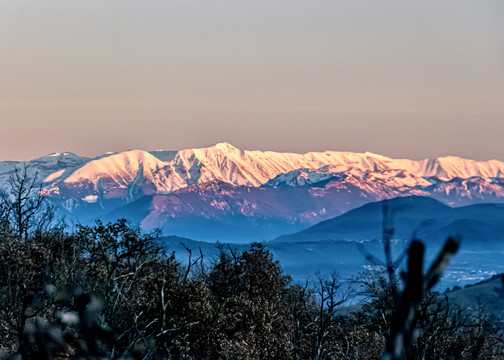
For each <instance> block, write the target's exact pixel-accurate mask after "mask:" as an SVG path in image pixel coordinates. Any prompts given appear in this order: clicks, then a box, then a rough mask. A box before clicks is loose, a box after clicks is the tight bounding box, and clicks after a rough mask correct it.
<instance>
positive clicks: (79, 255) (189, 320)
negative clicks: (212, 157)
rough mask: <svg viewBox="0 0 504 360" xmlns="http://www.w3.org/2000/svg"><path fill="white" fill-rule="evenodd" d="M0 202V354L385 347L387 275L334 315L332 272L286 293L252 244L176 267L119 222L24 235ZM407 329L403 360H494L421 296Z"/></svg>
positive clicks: (336, 298)
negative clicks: (358, 300)
mask: <svg viewBox="0 0 504 360" xmlns="http://www.w3.org/2000/svg"><path fill="white" fill-rule="evenodd" d="M14 185H16V184H15V183H14ZM5 201H7V202H9V201H13V200H12V197H9V196H5V197H4V202H5ZM41 203H42V202H41ZM4 204H5V203H3V205H2V204H0V223H1V225H2V226H1V229H0V340H1V346H0V349H1V350H0V351H2V353H1V354H0V357H2V356H3V357H6V358H13V359H69V358H70V359H101V358H103V359H188V360H189V359H250V360H255V359H257V360H260V359H379V358H380V357H381V356H382V353H383V349H384V347H385V344H386V343H387V341H388V339H389V338H390V337H391V330H390V329H391V323H392V321H393V318H394V314H396V312H397V309H398V306H399V303H400V298H399V296H398V293H397V286H398V284H397V283H396V280H394V278H393V277H390V273H388V275H387V272H384V274H377V273H373V274H371V275H370V274H364V275H361V276H360V277H359V278H358V279H357V281H358V284H359V286H358V287H357V288H360V289H361V292H360V294H359V295H360V296H361V298H362V295H365V299H364V300H363V302H362V304H358V305H353V306H352V307H345V308H343V307H342V306H344V305H345V301H346V300H347V299H348V298H349V296H350V294H349V291H348V289H346V288H345V287H344V286H343V282H342V281H341V280H340V279H339V278H338V276H337V274H333V275H332V276H329V277H323V276H320V275H318V276H315V277H314V281H313V282H312V283H311V285H310V286H308V285H307V286H300V285H295V284H293V283H292V281H291V279H290V277H289V276H287V275H286V274H284V273H283V272H282V269H281V267H280V264H279V263H278V262H277V261H275V260H274V259H273V256H272V254H271V253H270V252H269V251H268V250H267V249H266V247H265V246H264V245H263V244H253V245H251V247H250V248H249V249H248V250H246V251H243V252H237V251H234V250H233V249H232V248H223V249H222V251H221V254H220V257H219V258H218V259H214V260H213V261H207V260H206V259H203V254H200V253H198V254H196V255H195V254H194V253H193V252H191V251H188V253H187V254H177V256H188V257H189V259H188V261H186V262H185V264H186V265H182V264H181V263H180V262H179V261H178V260H177V258H176V257H175V254H174V253H170V252H169V249H165V248H163V247H162V246H161V244H160V243H159V242H158V238H157V236H156V234H145V233H142V232H141V231H140V230H139V229H138V228H135V227H131V226H129V225H128V223H127V222H126V221H124V220H120V221H118V222H116V223H111V224H102V223H100V222H98V223H97V224H96V225H94V226H78V227H77V228H76V230H75V231H73V232H68V231H66V230H65V228H64V227H53V228H51V229H48V228H47V227H44V228H42V227H40V226H37V222H33V221H32V220H33V219H36V218H37V212H36V211H35V212H32V213H30V214H31V215H30V219H28V220H30V221H28V220H26V219H23V218H21V219H20V218H19V216H18V217H17V220H19V221H18V222H17V223H14V224H12V219H16V217H15V216H14V217H13V215H12V214H13V213H12V211H11V210H9V209H11V208H12V209H15V208H16V207H15V206H13V205H12V204H10V205H8V206H6V205H4ZM27 204H30V203H29V202H28V203H27ZM20 208H21V210H20V211H19V212H18V214H21V216H22V206H21V207H20V206H18V209H20ZM2 209H4V210H5V211H3V212H2ZM35 210H37V209H35ZM2 214H3V215H2ZM45 218H46V217H45V216H44V217H42V218H41V219H42V220H40V221H45V220H44V219H45ZM24 220H26V221H25V222H23V221H24ZM21 223H22V224H23V225H22V226H19V225H16V224H21ZM186 259H187V258H186ZM414 320H415V321H414V327H415V329H416V330H415V332H414V339H413V341H412V345H411V346H410V347H409V348H408V349H407V350H408V357H409V358H411V359H478V358H481V359H495V358H504V355H503V354H504V350H503V342H502V338H501V337H500V335H499V333H498V331H497V329H495V328H494V327H493V326H491V325H490V323H489V322H487V321H486V318H485V316H484V314H483V312H476V313H468V312H466V311H463V310H462V309H459V308H457V307H456V306H455V305H454V304H453V303H451V302H450V301H448V299H447V298H446V297H444V296H442V295H434V294H430V293H429V294H428V296H426V297H425V298H424V300H423V301H422V303H421V304H420V306H419V308H418V314H417V316H416V318H415V319H414Z"/></svg>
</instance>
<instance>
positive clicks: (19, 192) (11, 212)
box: [0, 163, 54, 239]
mask: <svg viewBox="0 0 504 360" xmlns="http://www.w3.org/2000/svg"><path fill="white" fill-rule="evenodd" d="M29 169H30V165H29V164H26V163H24V165H23V167H22V168H16V169H15V170H14V174H12V175H11V176H10V177H9V180H8V182H7V184H8V187H7V189H5V190H3V191H2V192H0V200H1V202H2V206H1V209H0V215H3V218H4V219H5V220H7V221H8V222H10V226H11V227H12V229H13V230H14V232H15V233H16V234H17V236H18V237H19V238H22V239H27V238H28V235H29V234H31V233H32V232H33V231H34V230H39V229H42V228H44V227H45V226H47V225H48V224H49V223H50V222H51V221H52V219H53V216H54V208H53V207H52V206H50V205H47V206H46V204H45V200H46V196H45V193H44V191H43V190H44V189H43V183H42V182H41V181H39V178H38V173H37V172H35V173H31V174H30V171H29Z"/></svg>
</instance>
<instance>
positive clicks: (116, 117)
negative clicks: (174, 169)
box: [0, 0, 504, 160]
mask: <svg viewBox="0 0 504 360" xmlns="http://www.w3.org/2000/svg"><path fill="white" fill-rule="evenodd" d="M0 123H1V127H0V160H7V159H9V160H13V159H17V160H21V159H30V158H34V157H38V156H41V155H44V154H47V153H50V152H54V151H72V152H75V153H78V154H81V155H88V156H94V155H98V154H100V153H104V152H106V151H119V150H125V149H132V148H140V149H149V150H153V149H159V148H163V149H174V150H175V149H181V148H189V147H201V146H205V145H210V144H212V143H216V142H221V141H227V142H230V143H232V144H234V145H235V146H237V147H239V148H244V149H263V150H276V151H294V152H306V151H311V150H313V151H319V150H345V151H358V152H364V151H371V152H375V153H380V154H384V155H389V156H392V157H409V158H415V159H418V158H424V157H434V156H440V155H447V154H451V155H458V156H463V157H469V158H475V159H490V158H497V159H500V160H504V1H502V0H489V1H486V0H474V1H466V0H443V1H439V0H422V1H405V0H396V1H389V0H381V1H377V0H346V1H340V0H327V1H319V0H306V1H294V0H274V1H272V0H249V1H245V0H243V1H241V0H240V1H238V0H229V1H220V0H211V1H210V0H201V1H192V0H181V1H168V0H163V1H140V0H138V1H130V0H120V1H119V0H117V1H103V0H100V1H98V0H96V1H93V0H85V1H76V0H71V1H69V0H64V1H63V0H62V1H51V0H46V1H40V0H33V1H27V0H12V1H9V0H2V1H0Z"/></svg>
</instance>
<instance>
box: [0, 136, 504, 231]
mask: <svg viewBox="0 0 504 360" xmlns="http://www.w3.org/2000/svg"><path fill="white" fill-rule="evenodd" d="M28 163H29V164H30V171H32V172H37V173H38V176H39V178H40V179H41V180H42V181H43V182H44V187H45V188H46V189H47V193H48V194H49V197H50V199H51V201H52V202H53V203H55V204H56V205H57V206H58V208H59V209H60V212H61V214H65V215H66V216H67V218H69V219H74V220H75V219H77V220H79V221H81V222H84V221H87V220H89V219H93V218H94V217H98V216H100V217H103V216H105V217H110V218H112V217H120V216H126V217H128V218H132V219H135V220H136V221H138V222H139V223H141V224H142V225H143V226H144V227H146V228H153V227H162V228H164V230H165V232H166V233H175V231H176V232H177V234H178V235H183V236H187V235H189V234H192V232H191V231H188V232H186V233H184V231H181V230H180V229H183V228H186V227H187V226H190V225H189V224H195V223H199V224H201V227H202V228H201V232H203V233H206V234H207V235H209V236H211V237H213V238H214V239H215V238H221V237H222V236H218V235H219V234H221V233H222V234H224V233H226V234H231V235H232V236H233V231H230V230H229V229H230V228H231V229H232V228H240V229H241V230H240V232H243V231H245V232H247V231H248V232H250V229H252V228H253V229H255V230H254V231H255V232H254V231H252V233H254V235H253V236H252V235H251V237H253V238H254V237H255V238H257V237H259V238H263V239H264V238H271V237H274V236H276V235H279V234H281V232H282V231H284V230H285V228H286V227H289V226H291V227H292V229H290V230H293V231H297V230H300V229H302V228H303V227H306V226H309V225H313V224H315V223H317V222H319V221H321V220H325V219H329V218H331V217H334V216H336V215H339V214H341V213H343V212H345V211H347V210H350V209H352V208H355V207H357V206H360V205H363V204H364V203H367V202H371V201H376V200H382V199H387V198H393V197H397V196H407V195H421V196H428V197H433V198H435V199H437V200H440V201H442V202H444V203H446V204H448V205H452V206H457V205H468V204H473V203H478V202H504V162H502V161H497V160H490V161H474V160H467V159H462V158H458V157H440V158H436V159H424V160H418V161H416V160H408V159H392V158H388V157H385V156H381V155H377V154H372V153H352V152H337V151H325V152H310V153H306V154H294V153H277V152H271V151H248V150H240V149H237V148H235V147H234V146H232V145H230V144H228V143H219V144H216V145H213V146H210V147H206V148H201V149H186V150H180V151H163V150H158V151H150V152H149V151H143V150H131V151H125V152H120V153H107V154H104V155H101V156H98V157H96V158H92V159H91V158H86V157H80V156H77V155H75V154H72V153H55V154H51V155H48V156H45V157H41V158H38V159H35V160H32V161H29V162H28ZM20 166H22V164H21V163H19V162H12V161H5V162H0V186H5V185H6V183H7V179H8V177H9V176H10V175H11V174H12V172H13V171H14V169H15V168H16V167H20ZM210 224H211V226H210ZM212 226H213V227H214V228H217V229H221V230H219V231H221V233H219V231H217V230H216V231H217V233H219V234H217V235H216V234H211V233H210V232H208V231H205V230H204V228H205V227H206V228H209V227H212ZM192 228H193V230H196V228H197V227H196V226H192ZM222 234H221V235H222ZM235 234H236V233H235ZM240 236H243V235H240Z"/></svg>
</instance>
